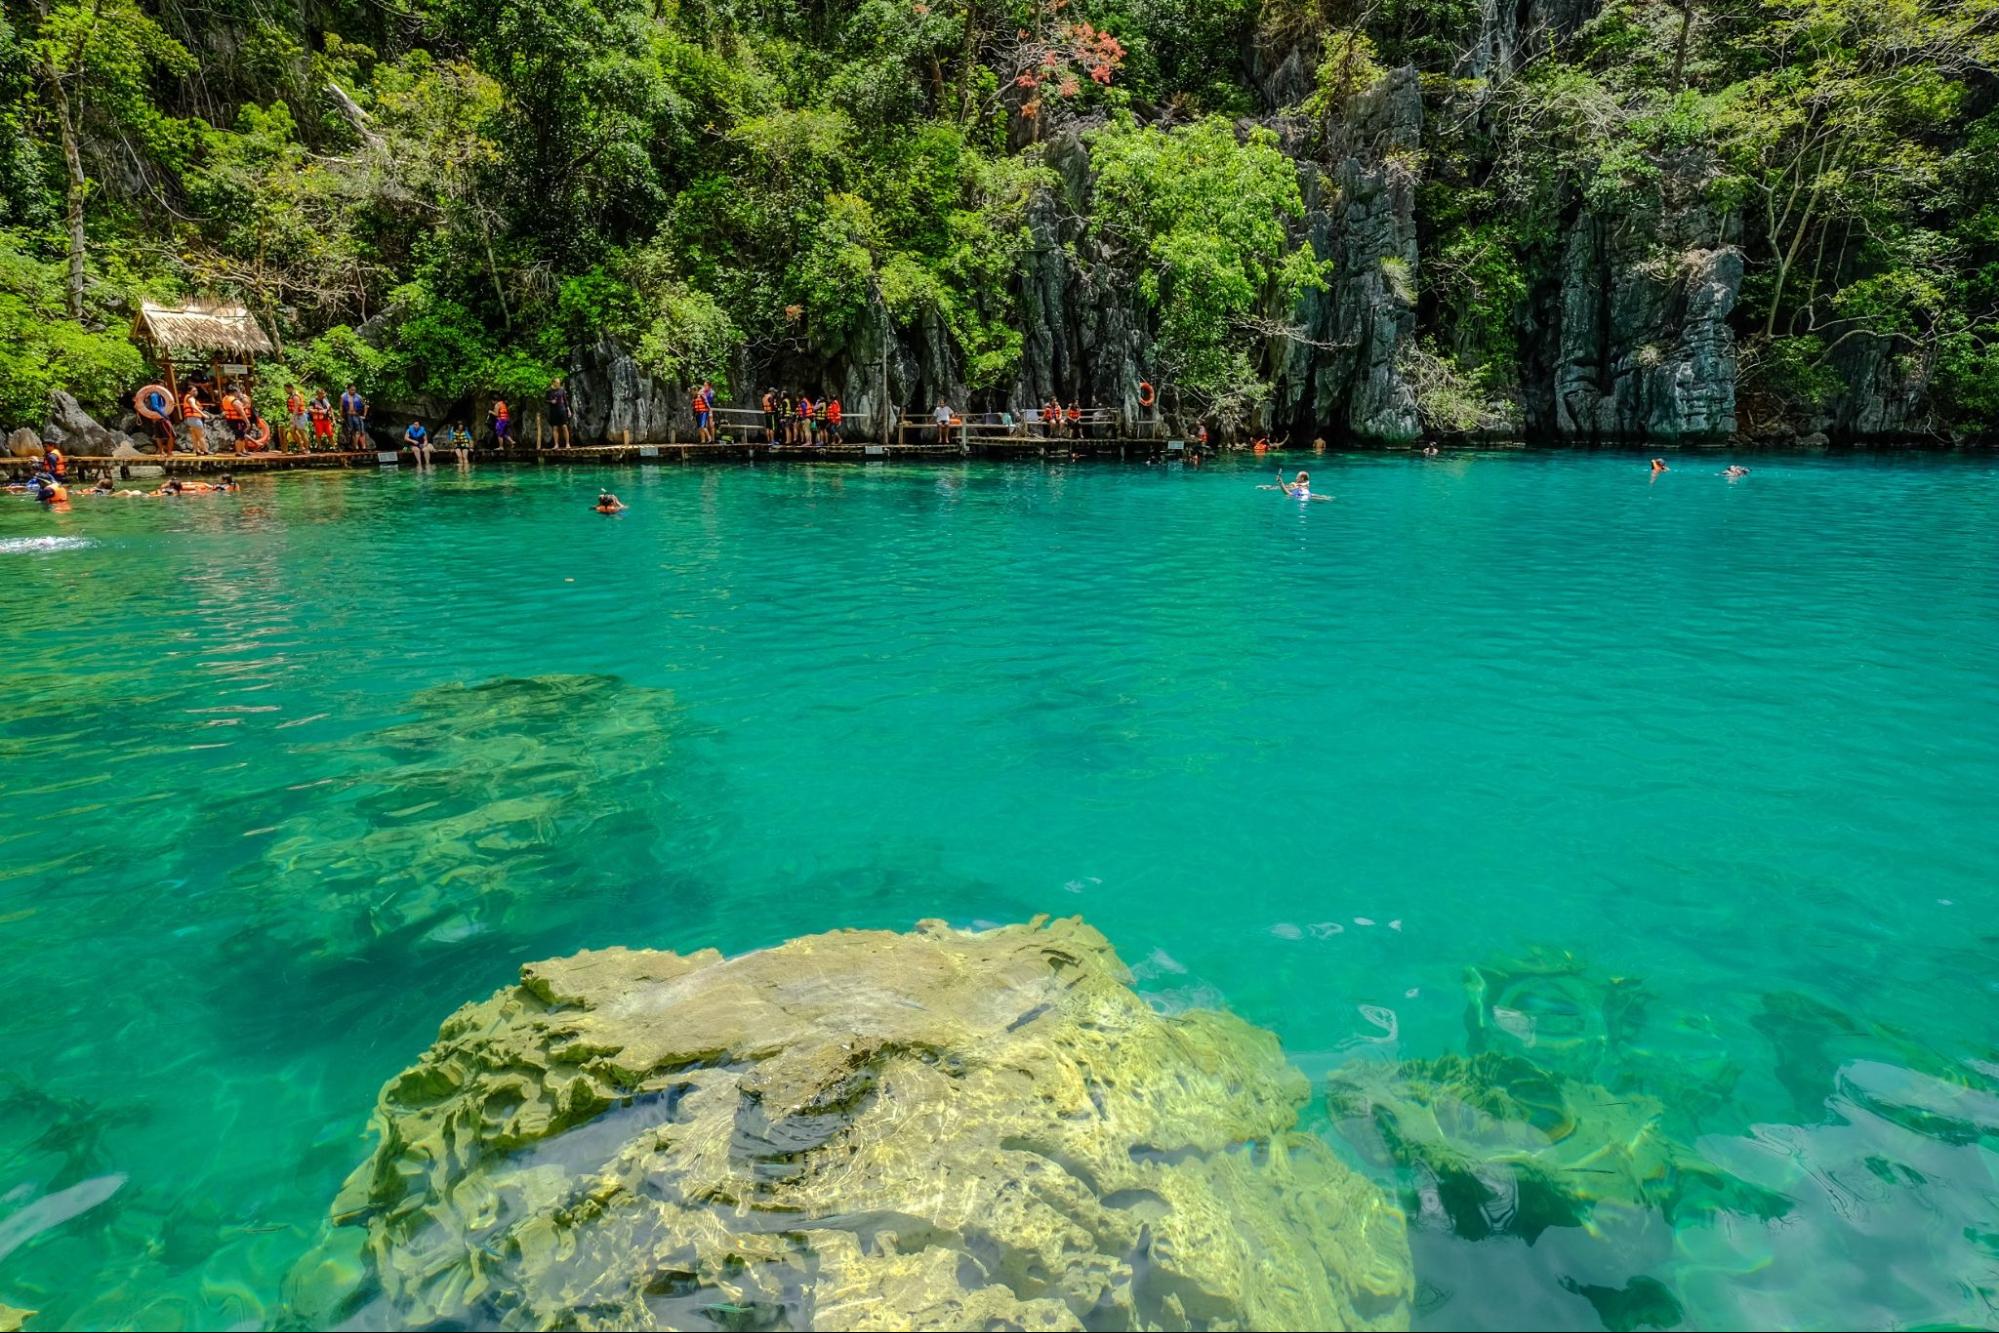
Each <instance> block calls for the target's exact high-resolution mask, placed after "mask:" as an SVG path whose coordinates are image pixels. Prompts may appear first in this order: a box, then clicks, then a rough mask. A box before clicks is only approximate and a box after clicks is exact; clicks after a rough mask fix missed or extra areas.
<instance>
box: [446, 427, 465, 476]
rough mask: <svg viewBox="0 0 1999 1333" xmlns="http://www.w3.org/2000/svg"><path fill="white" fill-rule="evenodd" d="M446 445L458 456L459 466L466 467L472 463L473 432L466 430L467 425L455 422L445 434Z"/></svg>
mask: <svg viewBox="0 0 1999 1333" xmlns="http://www.w3.org/2000/svg"><path fill="white" fill-rule="evenodd" d="M444 443H445V445H446V446H447V447H448V448H449V449H450V450H451V452H453V453H454V454H457V455H458V466H460V467H466V466H469V465H470V464H471V462H472V432H471V431H469V430H466V429H465V423H464V422H462V421H454V422H452V423H451V427H450V429H449V430H446V431H445V432H444Z"/></svg>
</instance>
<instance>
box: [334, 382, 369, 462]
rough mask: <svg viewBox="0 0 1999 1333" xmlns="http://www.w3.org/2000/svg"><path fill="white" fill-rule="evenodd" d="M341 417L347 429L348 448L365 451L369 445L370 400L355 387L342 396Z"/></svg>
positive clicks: (351, 387)
mask: <svg viewBox="0 0 1999 1333" xmlns="http://www.w3.org/2000/svg"><path fill="white" fill-rule="evenodd" d="M340 417H341V420H342V422H343V423H344V424H345V426H346V429H347V447H348V448H349V449H364V448H366V447H367V444H368V400H367V399H366V398H363V397H362V396H361V391H360V390H359V389H357V388H355V387H354V386H353V385H351V384H350V385H348V386H347V392H345V393H343V394H341V395H340Z"/></svg>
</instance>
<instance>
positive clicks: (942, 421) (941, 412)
mask: <svg viewBox="0 0 1999 1333" xmlns="http://www.w3.org/2000/svg"><path fill="white" fill-rule="evenodd" d="M930 419H931V420H932V421H933V422H935V423H936V426H937V443H939V444H943V443H944V442H945V441H947V440H949V439H950V438H951V425H952V422H953V420H954V419H955V418H954V414H953V413H952V411H951V405H950V404H949V403H947V402H945V401H944V400H943V399H942V398H939V399H938V400H937V410H936V411H935V412H932V413H931V414H930Z"/></svg>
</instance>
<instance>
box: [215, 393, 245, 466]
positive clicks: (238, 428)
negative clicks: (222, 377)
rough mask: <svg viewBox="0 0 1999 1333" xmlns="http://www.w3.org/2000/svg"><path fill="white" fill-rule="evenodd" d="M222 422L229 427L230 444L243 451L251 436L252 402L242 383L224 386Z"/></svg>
mask: <svg viewBox="0 0 1999 1333" xmlns="http://www.w3.org/2000/svg"><path fill="white" fill-rule="evenodd" d="M222 424H223V425H224V426H225V427H227V428H228V431H229V443H230V445H231V446H232V447H233V448H234V449H235V450H236V452H237V453H239V454H240V453H242V452H243V444H244V442H245V441H246V440H248V439H249V438H250V404H249V401H248V399H247V398H246V397H245V396H244V394H243V391H242V388H241V386H240V385H236V384H227V385H224V386H223V388H222Z"/></svg>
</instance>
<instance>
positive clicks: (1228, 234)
mask: <svg viewBox="0 0 1999 1333" xmlns="http://www.w3.org/2000/svg"><path fill="white" fill-rule="evenodd" d="M1091 148H1092V158H1091V160H1092V163H1093V165H1094V166H1095V168H1096V173H1097V175H1096V185H1095V192H1094V196H1093V199H1092V208H1091V212H1090V228H1091V238H1092V240H1093V242H1094V246H1095V248H1097V249H1098V250H1099V251H1100V252H1101V253H1103V254H1106V255H1108V256H1110V262H1109V263H1108V264H1100V265H1097V266H1095V272H1094V273H1093V279H1094V281H1095V282H1096V283H1098V284H1100V285H1103V284H1112V283H1129V284H1130V289H1131V290H1133V291H1135V292H1136V293H1137V294H1138V296H1139V298H1140V300H1141V301H1143V303H1144V304H1145V305H1146V306H1147V307H1148V308H1149V309H1150V310H1151V311H1152V312H1153V313H1154V316H1155V318H1156V320H1157V337H1156V344H1155V348H1154V356H1155V358H1156V364H1155V366H1154V368H1153V374H1152V376H1151V378H1152V380H1153V381H1154V382H1155V383H1157V384H1158V385H1160V386H1161V387H1162V389H1169V390H1171V391H1173V392H1175V393H1178V394H1180V395H1183V396H1185V397H1187V398H1190V399H1192V400H1194V401H1195V402H1196V403H1199V404H1201V405H1203V406H1205V407H1207V408H1208V410H1210V411H1213V412H1215V413H1217V414H1218V415H1221V416H1223V417H1225V418H1236V417H1240V416H1242V415H1244V414H1246V413H1247V411H1248V410H1249V409H1250V408H1251V407H1253V406H1254V405H1255V404H1257V403H1260V402H1262V401H1263V400H1264V399H1265V398H1266V397H1267V396H1268V394H1269V385H1268V384H1267V382H1266V381H1265V380H1264V379H1263V378H1262V377H1261V376H1260V375H1259V374H1258V371H1257V368H1256V364H1255V361H1254V357H1253V353H1254V351H1255V350H1256V348H1257V347H1258V346H1259V345H1260V344H1261V342H1262V341H1263V340H1264V339H1265V338H1267V337H1268V336H1270V334H1271V333H1272V332H1280V333H1281V332H1282V330H1281V329H1273V327H1272V326H1271V325H1270V323H1269V322H1268V321H1267V320H1266V319H1264V318H1262V316H1263V314H1264V312H1266V311H1268V310H1271V309H1289V308H1290V307H1291V306H1292V305H1293V304H1294V303H1295V302H1296V301H1297V299H1298V297H1299V296H1300V295H1301V294H1302V293H1303V292H1304V291H1305V290H1306V289H1308V288H1311V287H1315V286H1321V285H1323V284H1324V281H1325V278H1324V275H1323V273H1322V271H1321V266H1320V264H1319V263H1318V261H1317V260H1316V259H1314V257H1313V255H1312V251H1311V249H1310V247H1309V246H1306V245H1303V244H1302V243H1301V242H1299V241H1298V240H1297V239H1294V237H1293V236H1292V235H1291V232H1290V229H1289V227H1288V226H1287V224H1288V223H1290V222H1291V221H1293V220H1295V219H1297V218H1299V217H1301V216H1302V215H1303V214H1304V211H1305V210H1304V201H1303V199H1302V197H1301V196H1300V194H1299V190H1298V174H1297V170H1296V168H1295V167H1294V166H1293V165H1292V163H1291V161H1290V159H1288V158H1286V157H1285V156H1284V154H1283V153H1281V152H1280V151H1278V148H1277V138H1276V136H1275V135H1273V134H1272V133H1271V132H1270V131H1268V130H1263V129H1257V130H1252V131H1250V133H1249V135H1248V137H1247V138H1246V139H1245V140H1242V141H1238V139H1237V137H1236V131H1235V127H1234V126H1233V125H1231V124H1230V123H1229V122H1228V121H1226V120H1224V119H1222V118H1221V117H1219V116H1210V117H1207V118H1205V119H1203V120H1199V121H1195V122H1194V123H1193V124H1190V125H1184V126H1179V127H1176V128H1174V129H1172V130H1170V131H1167V132H1165V133H1161V132H1159V131H1156V130H1149V129H1145V128H1142V127H1140V126H1139V125H1138V124H1137V123H1136V122H1135V121H1133V120H1132V119H1131V118H1129V117H1123V118H1120V119H1117V120H1114V121H1112V122H1111V123H1110V124H1108V125H1106V126H1105V127H1104V128H1103V129H1101V130H1098V131H1097V132H1096V133H1095V134H1094V135H1093V136H1092V137H1091Z"/></svg>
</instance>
